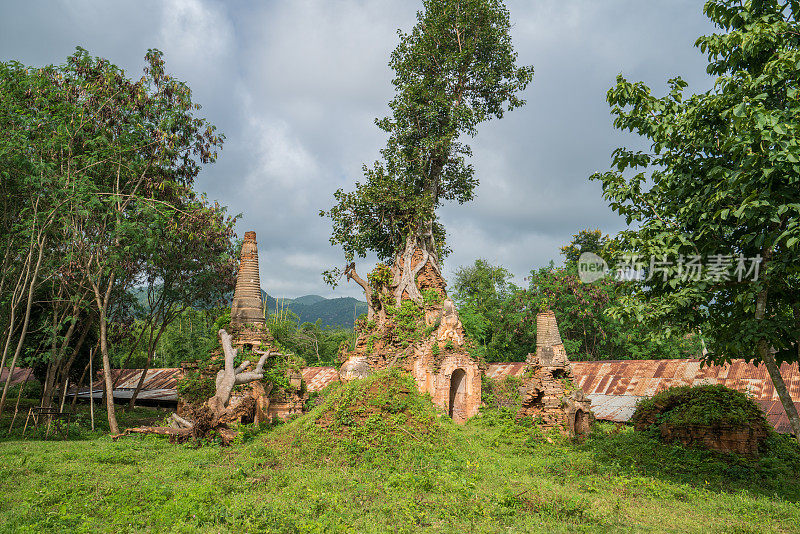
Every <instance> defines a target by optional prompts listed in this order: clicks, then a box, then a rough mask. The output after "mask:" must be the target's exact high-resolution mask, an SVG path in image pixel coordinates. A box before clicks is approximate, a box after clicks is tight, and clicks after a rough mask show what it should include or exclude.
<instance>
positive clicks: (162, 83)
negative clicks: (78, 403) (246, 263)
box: [0, 48, 235, 433]
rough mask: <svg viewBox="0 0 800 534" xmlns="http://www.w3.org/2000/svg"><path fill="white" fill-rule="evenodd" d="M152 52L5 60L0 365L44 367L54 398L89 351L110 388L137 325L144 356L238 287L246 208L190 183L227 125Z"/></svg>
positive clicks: (0, 70) (0, 88) (0, 78)
mask: <svg viewBox="0 0 800 534" xmlns="http://www.w3.org/2000/svg"><path fill="white" fill-rule="evenodd" d="M145 64H146V67H145V70H144V74H143V75H142V76H141V77H140V78H138V79H132V78H129V77H128V76H127V74H126V73H125V72H124V71H123V70H122V69H120V68H119V67H117V66H115V65H113V64H112V63H110V62H108V61H107V60H105V59H101V58H95V57H92V56H90V55H89V54H88V53H87V52H86V51H85V50H82V49H80V48H79V49H78V50H77V51H76V53H75V54H73V55H72V56H70V57H69V58H68V59H67V62H66V63H65V64H63V65H58V66H47V67H42V68H31V67H26V66H24V65H22V64H20V63H17V62H7V63H0V239H2V251H3V252H2V259H0V329H1V330H0V332H2V338H0V344H1V345H2V347H1V348H0V350H2V356H1V357H0V367H10V368H11V369H13V368H15V367H18V366H20V365H26V366H33V367H35V368H38V369H40V370H43V372H42V374H41V378H42V380H43V395H42V404H43V405H45V406H46V405H48V404H49V403H50V402H52V399H53V398H54V397H56V396H57V395H59V396H61V397H62V398H63V395H64V392H65V389H66V385H67V382H68V379H70V378H71V379H72V380H73V383H74V381H80V380H81V377H84V379H86V376H87V373H86V370H87V362H88V357H89V354H90V353H91V354H94V355H96V356H97V359H96V365H97V368H100V369H102V370H103V375H104V386H105V387H106V389H108V388H111V387H113V385H112V380H111V372H110V371H111V359H112V353H113V349H112V347H114V346H118V345H119V344H120V343H121V341H123V340H125V339H129V338H131V337H132V336H135V337H136V338H137V339H138V340H140V342H141V343H145V344H146V346H147V347H148V357H147V361H146V362H145V364H146V365H147V364H149V363H150V361H151V358H152V354H153V350H154V348H155V347H156V346H157V344H158V342H159V339H160V336H161V335H163V332H164V331H165V329H166V327H167V326H168V325H169V324H170V323H171V322H172V321H173V320H174V319H175V318H176V317H178V316H180V315H181V313H183V311H184V310H186V309H188V308H190V307H194V308H207V307H210V306H214V305H221V304H222V302H223V299H224V297H225V295H226V294H227V293H228V292H229V291H230V288H231V287H232V285H231V284H232V281H233V276H234V273H235V257H234V256H235V243H234V241H233V237H234V232H233V225H234V222H235V218H234V217H230V216H228V215H227V214H226V213H225V209H224V207H222V206H220V205H219V204H216V203H212V202H209V201H208V200H207V199H206V198H205V197H204V196H201V195H198V194H197V193H195V191H194V190H193V182H194V179H195V177H196V176H197V174H198V173H199V172H200V169H201V167H202V166H203V165H206V164H209V163H212V162H213V161H214V160H215V158H216V154H217V151H218V150H219V149H220V147H221V146H222V142H223V137H222V136H221V135H219V134H217V133H216V130H215V128H214V126H213V125H211V124H209V123H208V122H206V121H205V120H204V119H202V118H199V117H197V116H196V112H197V110H199V106H198V105H197V104H196V103H195V102H193V100H192V93H191V90H190V89H189V87H188V86H187V85H186V84H185V83H183V82H181V81H179V80H176V79H174V78H173V77H172V76H170V75H169V74H167V72H166V71H165V68H164V63H163V60H162V54H161V53H160V52H159V51H157V50H150V51H149V52H148V53H147V55H146V57H145ZM135 292H136V293H139V294H141V293H142V292H144V293H145V295H146V298H144V299H137V298H135V295H134V293H135ZM142 300H143V302H144V303H142V302H141V301H142ZM137 320H138V321H139V328H136V326H137ZM124 363H125V362H124V358H123V361H122V362H120V364H122V365H124ZM9 376H10V374H9ZM8 389H9V382H8V381H6V383H5V384H4V385H3V390H2V398H0V412H2V410H3V408H4V407H5V405H6V404H7V402H8V399H7V394H8ZM107 409H108V412H109V424H110V427H111V431H112V432H113V433H117V432H118V428H117V425H116V419H115V417H114V407H113V402H112V400H111V399H109V398H107Z"/></svg>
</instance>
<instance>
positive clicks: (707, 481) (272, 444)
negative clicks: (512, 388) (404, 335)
mask: <svg viewBox="0 0 800 534" xmlns="http://www.w3.org/2000/svg"><path fill="white" fill-rule="evenodd" d="M409 386H411V387H410V388H409V389H408V390H406V388H408V387H409ZM386 388H391V392H388V391H384V390H385V389H386ZM322 397H323V398H324V399H325V400H324V401H323V402H322V403H321V404H320V406H318V408H317V409H315V410H314V411H312V412H311V413H309V414H306V415H304V416H303V417H301V418H299V419H297V420H296V421H294V422H292V423H289V424H286V425H280V426H278V427H275V428H266V427H264V428H256V427H254V426H247V427H246V428H245V429H244V430H245V431H244V432H240V436H241V438H240V439H239V440H237V442H236V443H234V445H232V446H231V447H227V448H224V449H223V448H220V447H217V446H216V445H214V444H213V443H212V444H210V445H205V446H203V447H201V448H199V449H198V448H195V446H194V445H191V444H186V445H172V444H169V443H167V442H166V441H165V440H163V439H159V438H156V437H150V436H142V437H140V436H136V437H127V438H124V439H123V440H119V441H113V440H111V439H110V438H108V437H105V436H103V435H102V434H101V433H100V432H96V433H91V432H86V431H84V430H81V431H80V433H78V432H76V433H75V434H73V438H72V439H70V440H68V441H58V440H48V441H37V440H20V439H19V436H18V435H17V436H15V437H13V438H10V439H9V438H5V439H0V491H2V493H3V495H4V497H5V498H4V499H3V500H2V501H1V502H0V525H3V526H2V527H0V530H5V531H9V532H26V531H30V532H42V531H45V532H52V531H66V530H72V531H74V530H88V531H98V530H99V531H103V530H113V531H115V532H138V531H143V530H155V531H170V530H174V531H196V532H242V531H259V532H315V531H325V532H346V531H358V532H385V531H392V532H441V531H467V532H469V531H472V532H509V531H511V532H517V531H521V532H598V531H599V532H603V531H606V532H608V531H658V532H663V531H671V532H686V531H709V532H789V531H793V530H794V529H795V528H796V525H797V524H798V521H800V508H798V506H797V503H798V502H800V482H798V480H797V477H796V473H797V472H798V470H800V451H799V450H798V447H797V445H796V444H795V443H793V442H791V441H790V440H789V439H787V438H785V437H783V436H777V435H773V436H771V437H770V438H769V439H770V440H772V443H771V445H770V451H771V452H770V453H769V454H766V455H763V456H762V457H761V458H759V459H757V460H749V459H745V458H741V457H738V456H734V455H729V454H720V453H714V452H708V451H701V450H689V449H684V448H682V447H679V446H670V445H663V444H661V443H659V442H658V441H657V440H655V439H654V438H652V437H650V436H648V435H647V434H643V433H637V432H633V431H632V429H630V428H626V427H616V426H614V425H610V424H600V425H599V426H598V429H597V432H596V433H595V434H593V435H591V436H590V437H589V438H587V439H585V440H583V441H580V442H575V441H570V440H567V439H565V438H562V437H561V436H559V435H558V434H546V433H542V432H541V431H539V430H538V429H536V428H535V427H533V426H531V425H530V422H528V421H526V422H523V424H519V423H517V422H516V421H515V420H514V417H513V413H512V412H511V411H509V410H507V409H502V408H498V409H494V408H489V409H484V410H482V413H481V414H480V415H479V416H478V417H476V418H474V419H472V420H470V421H469V422H468V423H467V424H466V425H465V426H463V427H459V426H456V425H453V424H452V423H450V422H449V420H448V419H447V418H445V417H443V418H438V417H437V416H436V414H435V413H434V412H433V406H432V404H431V403H430V402H429V400H427V399H426V398H425V397H423V396H419V395H418V394H417V393H416V390H415V389H414V388H413V384H412V383H411V382H410V381H409V379H408V378H407V377H404V376H403V375H401V374H397V373H394V374H383V375H381V376H376V377H373V378H372V379H370V380H369V381H364V382H361V383H351V384H348V385H344V386H342V385H338V386H334V387H332V388H331V389H330V390H329V391H326V392H323V395H322ZM164 413H165V412H157V411H155V410H148V409H141V408H140V409H137V410H135V411H132V412H126V413H123V414H120V423H121V424H123V425H131V424H140V421H141V420H142V419H144V418H145V417H146V416H147V415H148V414H149V417H150V418H152V419H157V418H161V417H163V415H164ZM377 414H381V417H380V418H379V417H377ZM133 416H136V418H137V419H129V417H133ZM393 418H396V419H393ZM98 419H103V418H102V416H98ZM401 419H403V420H404V421H405V422H406V424H404V425H401V424H399V423H400V421H401ZM7 421H8V420H7V418H4V419H2V420H0V427H3V428H5V427H7V425H6V423H7ZM409 421H411V426H407V424H408V422H409ZM84 424H85V423H84V422H83V419H81V423H80V425H81V428H85V427H84V426H83V425H84ZM415 425H416V426H415ZM240 430H242V429H240ZM405 430H408V431H409V433H406V431H405ZM132 481H135V483H132Z"/></svg>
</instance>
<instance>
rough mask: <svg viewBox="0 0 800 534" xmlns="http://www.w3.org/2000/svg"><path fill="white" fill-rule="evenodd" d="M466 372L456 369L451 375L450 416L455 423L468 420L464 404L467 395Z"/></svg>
mask: <svg viewBox="0 0 800 534" xmlns="http://www.w3.org/2000/svg"><path fill="white" fill-rule="evenodd" d="M466 375H467V373H466V371H464V370H463V369H456V370H454V371H453V374H451V375H450V409H449V410H448V412H447V413H448V415H449V416H450V418H451V419H453V420H454V421H463V420H464V419H466V417H465V414H464V402H465V400H466V393H467V381H466V380H465V378H466Z"/></svg>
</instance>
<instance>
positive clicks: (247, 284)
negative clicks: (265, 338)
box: [231, 232, 265, 325]
mask: <svg viewBox="0 0 800 534" xmlns="http://www.w3.org/2000/svg"><path fill="white" fill-rule="evenodd" d="M264 322H265V321H264V304H263V303H262V301H261V281H260V280H259V278H258V245H257V244H256V233H255V232H245V233H244V243H243V244H242V255H241V258H240V261H239V274H238V275H237V276H236V290H235V291H234V293H233V306H231V324H232V325H244V324H263V323H264Z"/></svg>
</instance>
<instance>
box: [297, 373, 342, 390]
mask: <svg viewBox="0 0 800 534" xmlns="http://www.w3.org/2000/svg"><path fill="white" fill-rule="evenodd" d="M301 373H302V374H303V380H304V381H305V383H306V388H307V389H308V390H309V391H319V390H321V389H323V388H324V387H325V386H328V385H329V384H332V383H333V382H338V381H339V371H338V370H337V369H336V367H303V369H302V370H301Z"/></svg>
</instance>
